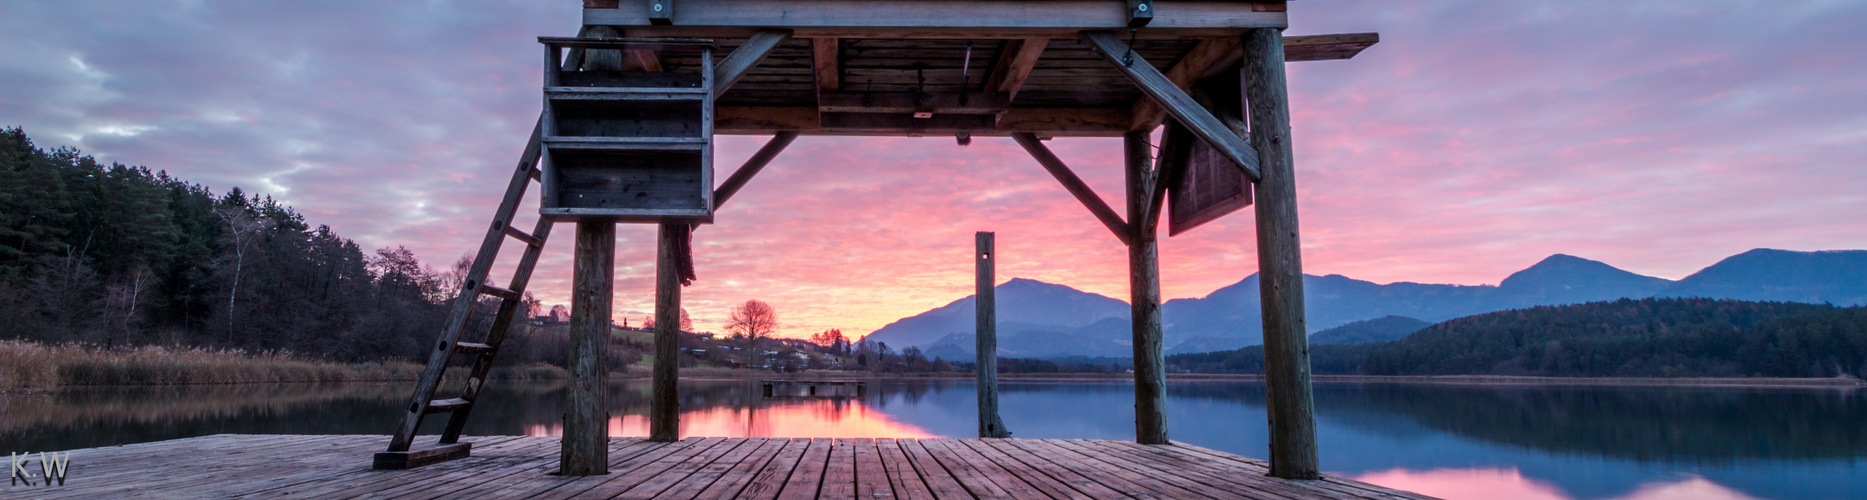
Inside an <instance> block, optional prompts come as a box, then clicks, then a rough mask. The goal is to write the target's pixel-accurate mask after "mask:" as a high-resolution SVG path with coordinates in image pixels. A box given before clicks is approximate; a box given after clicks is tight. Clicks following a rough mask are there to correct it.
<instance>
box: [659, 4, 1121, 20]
mask: <svg viewBox="0 0 1867 500" xmlns="http://www.w3.org/2000/svg"><path fill="white" fill-rule="evenodd" d="M1131 22H1132V21H1131ZM648 24H653V25H657V26H667V25H671V24H674V0H650V1H649V2H648Z"/></svg>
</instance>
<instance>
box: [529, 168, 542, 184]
mask: <svg viewBox="0 0 1867 500" xmlns="http://www.w3.org/2000/svg"><path fill="white" fill-rule="evenodd" d="M544 175H545V173H544V171H543V170H540V169H537V168H533V169H532V180H534V181H538V182H544V181H543V180H540V179H542V178H543V177H544Z"/></svg>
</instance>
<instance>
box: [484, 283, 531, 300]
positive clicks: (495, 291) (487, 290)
mask: <svg viewBox="0 0 1867 500" xmlns="http://www.w3.org/2000/svg"><path fill="white" fill-rule="evenodd" d="M480 293H484V294H487V295H491V296H494V297H499V298H502V299H506V300H510V301H513V302H517V301H519V299H521V298H522V297H520V296H519V292H514V291H512V290H507V289H504V288H500V287H496V286H493V285H488V284H485V283H481V284H480Z"/></svg>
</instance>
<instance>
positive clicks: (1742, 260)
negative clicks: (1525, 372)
mask: <svg viewBox="0 0 1867 500" xmlns="http://www.w3.org/2000/svg"><path fill="white" fill-rule="evenodd" d="M1303 285H1304V300H1305V306H1306V309H1307V313H1308V315H1307V320H1308V325H1309V328H1310V331H1311V332H1312V333H1318V332H1321V331H1323V330H1328V329H1331V328H1336V327H1341V326H1344V325H1348V324H1350V323H1355V322H1360V321H1367V320H1375V319H1380V318H1384V317H1386V316H1399V317H1402V318H1407V319H1414V320H1419V321H1422V322H1425V323H1438V322H1441V321H1445V320H1448V319H1453V318H1458V317H1463V316H1470V315H1474V314H1482V313H1487V312H1493V311H1501V310H1507V309H1521V308H1526V307H1532V306H1539V305H1559V304H1579V303H1585V302H1594V301H1603V300H1614V299H1620V298H1633V299H1639V298H1647V297H1707V298H1730V299H1740V300H1760V301H1781V302H1802V303H1814V304H1820V303H1831V304H1834V305H1840V306H1853V305H1863V304H1867V250H1835V251H1821V252H1796V251H1787V250H1772V249H1756V250H1751V251H1748V252H1744V253H1741V254H1738V255H1734V256H1731V257H1728V258H1725V259H1724V260H1721V261H1719V262H1718V263H1716V264H1713V265H1711V266H1709V267H1706V268H1704V269H1702V270H1699V271H1698V272H1696V273H1693V274H1692V275H1690V276H1686V277H1685V278H1682V279H1680V280H1678V281H1672V280H1667V279H1663V278H1655V277H1651V276H1642V275H1639V274H1635V273H1631V272H1628V271H1624V270H1621V269H1617V268H1615V267H1614V266H1610V265H1608V264H1605V263H1602V262H1598V261H1593V260H1588V259H1584V258H1580V257H1574V256H1569V255H1562V254H1556V255H1552V256H1550V257H1549V258H1546V259H1543V260H1542V261H1541V262H1538V263H1536V264H1535V265H1533V266H1530V267H1529V268H1527V269H1524V270H1522V271H1518V272H1516V273H1513V274H1511V275H1510V276H1508V277H1506V278H1504V280H1503V281H1501V282H1499V283H1498V284H1497V285H1496V286H1492V285H1440V284H1422V283H1411V282H1398V283H1390V284H1385V285H1383V284H1377V283H1374V282H1370V281H1363V280H1357V279H1353V278H1349V277H1346V276H1341V275H1334V274H1332V275H1328V276H1314V275H1304V277H1303ZM996 290H997V295H998V311H997V312H998V321H999V323H998V336H999V341H998V344H999V350H1000V355H1002V356H1016V357H1039V358H1047V357H1062V356H1115V357H1125V356H1130V355H1131V354H1132V351H1131V349H1132V347H1131V342H1130V340H1129V339H1130V330H1129V328H1130V327H1129V324H1130V322H1129V319H1128V314H1129V307H1128V304H1127V302H1124V301H1121V300H1117V299H1114V298H1110V297H1106V296H1102V295H1098V294H1093V293H1088V292H1083V291H1079V290H1076V289H1074V288H1070V287H1067V286H1063V285H1057V284H1051V283H1044V282H1041V281H1036V280H1029V279H1023V278H1014V279H1012V280H1011V281H1007V282H1005V283H1003V284H1000V285H998V286H997V288H996ZM974 303H975V299H974V297H971V296H968V297H966V298H962V299H959V300H956V301H953V302H952V303H949V304H947V305H945V306H941V307H939V308H936V309H933V310H930V311H927V312H924V313H921V314H917V315H914V316H910V317H907V318H902V319H900V320H897V321H895V322H894V323H890V324H888V325H887V326H884V327H882V328H881V329H879V330H876V331H875V332H874V333H871V334H870V335H869V336H867V337H866V338H865V339H866V340H869V341H875V342H885V343H887V344H888V345H889V346H890V347H892V348H895V349H902V348H906V347H910V346H912V347H919V348H920V349H921V350H922V351H923V352H925V353H926V354H927V355H928V356H929V357H944V358H949V359H960V358H966V357H971V356H972V352H973V346H974V341H973V332H972V330H973V305H974ZM1161 307H1162V309H1161V316H1162V323H1163V326H1164V327H1165V332H1164V340H1165V345H1166V346H1167V352H1168V353H1169V354H1177V353H1192V352H1211V351H1221V350H1231V349H1237V348H1240V347H1244V346H1248V345H1256V344H1259V343H1262V338H1263V336H1262V331H1261V323H1260V317H1259V309H1258V276H1257V274H1252V275H1250V276H1247V277H1246V278H1245V279H1243V280H1241V281H1239V282H1238V283H1235V284H1232V285H1229V286H1226V287H1223V288H1220V289H1218V290H1214V291H1213V292H1212V293H1211V294H1208V295H1206V296H1205V297H1199V298H1185V299H1173V300H1169V301H1167V302H1166V303H1164V304H1162V306H1161ZM1398 323H1406V322H1404V321H1400V322H1398ZM1389 335H1391V333H1390V334H1389Z"/></svg>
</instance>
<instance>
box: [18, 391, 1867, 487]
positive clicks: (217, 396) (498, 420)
mask: <svg viewBox="0 0 1867 500" xmlns="http://www.w3.org/2000/svg"><path fill="white" fill-rule="evenodd" d="M408 390H409V384H343V385H317V384H284V385H232V386H190V387H157V388H96V389H80V390H71V391H64V392H59V393H52V394H30V395H17V394H16V395H0V452H5V451H23V450H56V449H72V448H83V447H96V446H110V445H116V444H128V443H136V442H144V441H155V440H162V439H174V438H182V437H192V436H200V435H207V434H216V433H253V434H260V433H271V434H284V433H292V434H340V433H341V434H386V433H388V432H389V431H390V430H391V428H392V426H393V425H394V423H395V422H394V419H395V418H396V416H398V415H400V414H401V407H402V405H403V404H405V401H404V398H406V397H408V396H407V395H408V392H407V391H408ZM609 391H610V392H609V394H608V400H609V402H610V411H611V413H612V415H615V417H613V418H612V419H611V421H610V423H609V425H610V434H611V435H612V436H644V435H646V434H647V427H648V424H647V419H646V418H645V417H644V415H646V414H647V413H648V406H649V384H648V382H647V381H620V382H616V383H614V384H612V385H611V386H610V388H609ZM1315 391H1316V399H1315V400H1316V408H1317V435H1318V439H1319V440H1320V442H1321V443H1320V445H1321V450H1322V460H1323V464H1322V465H1323V468H1324V470H1326V471H1330V472H1333V473H1338V474H1342V475H1346V476H1350V477H1357V478H1360V479H1362V480H1365V481H1369V482H1373V483H1376V484H1383V485H1388V486H1393V487H1397V488H1403V489H1408V490H1413V491H1420V492H1422V493H1427V494H1431V495H1437V496H1442V497H1448V498H1559V499H1617V498H1628V499H1670V498H1713V499H1716V498H1848V497H1858V496H1860V493H1859V492H1860V491H1863V490H1867V461H1863V460H1862V458H1867V426H1864V425H1861V422H1867V396H1864V395H1863V394H1862V393H1861V392H1859V391H1844V390H1829V389H1822V390H1813V389H1811V390H1795V389H1736V388H1703V387H1638V388H1635V387H1559V388H1550V387H1498V386H1437V385H1401V384H1317V385H1316V386H1315ZM761 393H762V391H760V390H759V386H758V385H757V382H756V381H746V380H686V381H682V383H681V394H680V404H681V408H682V409H683V413H682V422H681V434H682V435H683V436H748V437H766V436H768V437H936V436H945V437H967V436H972V435H974V432H975V428H974V426H975V419H976V414H975V410H974V401H975V399H974V398H975V396H974V392H973V385H972V384H971V383H970V382H969V381H959V380H884V381H872V382H870V384H869V388H868V391H867V394H866V396H865V397H862V398H859V399H810V398H781V399H766V398H763V397H761ZM482 398H483V399H482V401H484V402H486V403H487V404H483V405H481V406H480V407H479V408H476V409H475V410H474V415H473V418H472V419H471V420H470V422H469V424H468V426H467V430H466V432H467V434H470V435H543V436H551V435H560V434H561V433H562V427H561V418H562V417H561V416H562V412H563V402H564V385H563V383H562V382H525V383H496V384H491V385H489V386H488V387H487V389H486V390H485V392H484V393H483V396H482ZM1133 401H1134V400H1133V387H1132V385H1131V384H1127V383H1122V382H1113V381H1110V382H1082V381H1075V382H1017V381H1007V382H1005V383H1004V384H1003V385H1002V386H1001V400H1000V406H1001V409H1002V411H1003V414H1004V419H1005V422H1006V424H1007V426H1008V427H1009V428H1010V429H1011V430H1012V431H1013V432H1014V436H1015V437H1024V438H1099V439H1133V436H1134V427H1133V425H1134V410H1133ZM1264 404H1265V402H1264V390H1263V387H1262V385H1260V384H1258V383H1252V382H1175V383H1171V384H1169V386H1168V411H1169V414H1168V416H1169V426H1170V427H1169V428H1170V431H1171V433H1172V436H1173V437H1174V439H1176V440H1180V441H1184V442H1188V443H1192V444H1197V445H1200V446H1206V447H1209V448H1214V449H1219V450H1222V451H1227V452H1231V453H1237V454H1241V455H1246V456H1256V457H1263V456H1264V455H1265V454H1266V453H1265V452H1266V450H1267V449H1268V447H1269V439H1268V436H1267V432H1266V428H1265V421H1266V419H1265V413H1264ZM443 420H445V419H442V418H433V419H429V422H427V423H426V424H425V425H424V426H423V430H424V432H427V433H434V432H438V431H439V430H440V427H441V426H442V425H443V423H442V421H443Z"/></svg>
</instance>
